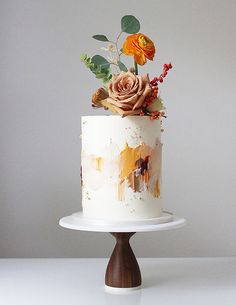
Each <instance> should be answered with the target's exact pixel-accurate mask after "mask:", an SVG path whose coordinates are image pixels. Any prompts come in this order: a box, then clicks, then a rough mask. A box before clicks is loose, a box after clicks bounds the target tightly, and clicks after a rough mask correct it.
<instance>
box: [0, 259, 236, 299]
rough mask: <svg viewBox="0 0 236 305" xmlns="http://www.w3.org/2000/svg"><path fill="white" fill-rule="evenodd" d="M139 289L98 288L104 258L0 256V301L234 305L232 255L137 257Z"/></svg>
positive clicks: (235, 263) (235, 264)
mask: <svg viewBox="0 0 236 305" xmlns="http://www.w3.org/2000/svg"><path fill="white" fill-rule="evenodd" d="M138 261H139V265H140V268H141V271H142V278H143V285H142V289H140V290H137V291H134V292H132V293H130V294H127V295H115V294H109V293H107V292H106V291H105V290H104V273H105V268H106V265H107V262H108V259H0V300H1V304H3V305H23V304H24V305H28V304H29V305H39V304H40V305H42V304H44V305H49V304H50V305H52V304H53V305H54V304H56V305H62V304H63V305H65V304H66V305H118V304H119V305H167V304H168V305H172V304H174V305H179V304H181V305H190V304H191V305H203V304H204V305H218V304H219V305H222V304H224V305H235V304H236V258H141V259H138Z"/></svg>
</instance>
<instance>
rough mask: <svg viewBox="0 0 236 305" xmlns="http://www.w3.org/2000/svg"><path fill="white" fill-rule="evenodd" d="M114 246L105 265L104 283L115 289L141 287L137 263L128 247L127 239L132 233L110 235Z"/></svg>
mask: <svg viewBox="0 0 236 305" xmlns="http://www.w3.org/2000/svg"><path fill="white" fill-rule="evenodd" d="M111 234H112V235H113V236H114V237H115V238H116V245H115V248H114V250H113V252H112V255H111V258H110V260H109V263H108V265H107V270H106V276H105V283H106V285H107V286H110V287H116V288H133V287H137V286H140V285H141V281H142V280H141V273H140V269H139V265H138V262H137V260H136V257H135V255H134V252H133V250H132V249H131V247H130V244H129V239H130V237H131V236H132V235H134V234H135V232H133V233H130V232H128V233H111Z"/></svg>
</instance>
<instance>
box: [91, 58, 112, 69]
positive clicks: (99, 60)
mask: <svg viewBox="0 0 236 305" xmlns="http://www.w3.org/2000/svg"><path fill="white" fill-rule="evenodd" d="M92 62H93V63H94V64H96V65H98V66H101V67H102V68H103V67H104V68H108V67H109V66H110V63H109V62H108V61H107V60H106V58H105V57H103V56H101V55H94V56H93V57H92Z"/></svg>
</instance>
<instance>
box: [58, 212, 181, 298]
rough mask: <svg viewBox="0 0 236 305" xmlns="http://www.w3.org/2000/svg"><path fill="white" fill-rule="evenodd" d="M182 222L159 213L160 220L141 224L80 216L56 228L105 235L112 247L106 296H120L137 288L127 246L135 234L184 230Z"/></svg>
mask: <svg viewBox="0 0 236 305" xmlns="http://www.w3.org/2000/svg"><path fill="white" fill-rule="evenodd" d="M185 223H186V220H185V219H184V218H181V217H178V216H174V215H173V214H171V213H169V212H163V215H162V217H159V218H156V219H151V220H145V221H126V222H116V223H114V222H113V223H111V222H105V221H98V220H93V219H88V218H85V217H83V214H82V212H78V213H74V214H72V215H70V216H67V217H63V218H61V219H60V222H59V224H60V226H62V227H64V228H67V229H72V230H80V231H92V232H109V233H111V234H112V235H113V236H114V237H115V239H116V245H115V248H114V250H113V252H112V255H111V257H110V260H109V262H108V265H107V269H106V275H105V288H106V290H107V291H109V292H114V293H124V292H128V291H132V290H135V289H139V288H140V287H141V281H142V280H141V272H140V269H139V265H138V262H137V259H136V257H135V255H134V253H133V251H132V249H131V246H130V244H129V239H130V237H131V236H133V235H134V234H135V233H136V232H150V231H163V230H171V229H177V228H180V227H182V226H184V225H185Z"/></svg>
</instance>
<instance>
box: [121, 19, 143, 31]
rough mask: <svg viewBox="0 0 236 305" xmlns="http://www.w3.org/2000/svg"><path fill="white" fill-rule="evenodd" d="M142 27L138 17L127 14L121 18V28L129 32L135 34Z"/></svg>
mask: <svg viewBox="0 0 236 305" xmlns="http://www.w3.org/2000/svg"><path fill="white" fill-rule="evenodd" d="M139 29H140V23H139V21H138V19H137V18H135V17H134V16H132V15H126V16H124V17H122V19H121V30H122V31H123V32H125V33H128V34H135V33H137V32H138V31H139Z"/></svg>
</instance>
